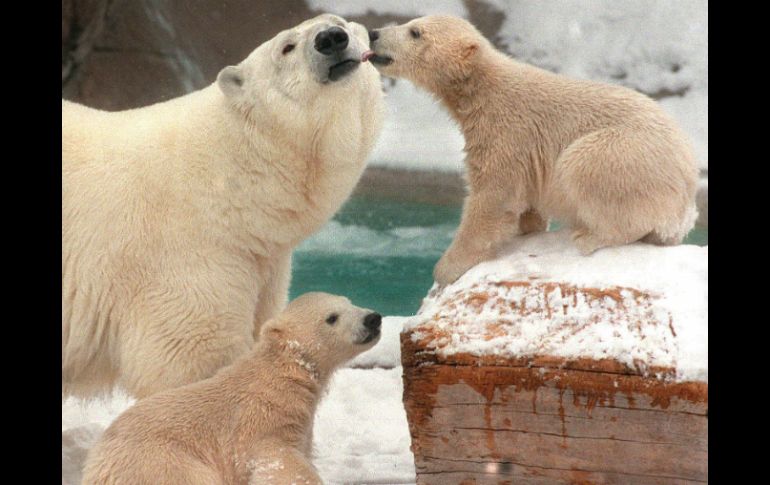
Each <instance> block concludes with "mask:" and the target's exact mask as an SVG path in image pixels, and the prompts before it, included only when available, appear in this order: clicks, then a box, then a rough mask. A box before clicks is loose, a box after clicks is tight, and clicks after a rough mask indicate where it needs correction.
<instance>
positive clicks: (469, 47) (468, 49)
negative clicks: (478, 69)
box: [461, 42, 479, 61]
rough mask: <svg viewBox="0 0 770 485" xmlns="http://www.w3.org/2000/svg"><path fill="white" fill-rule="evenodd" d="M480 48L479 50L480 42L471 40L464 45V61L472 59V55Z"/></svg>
mask: <svg viewBox="0 0 770 485" xmlns="http://www.w3.org/2000/svg"><path fill="white" fill-rule="evenodd" d="M478 50H479V44H478V42H469V43H467V44H465V45H463V49H462V53H461V56H462V59H463V60H464V61H466V60H468V59H470V58H471V56H472V55H473V54H475V53H476V52H477V51H478Z"/></svg>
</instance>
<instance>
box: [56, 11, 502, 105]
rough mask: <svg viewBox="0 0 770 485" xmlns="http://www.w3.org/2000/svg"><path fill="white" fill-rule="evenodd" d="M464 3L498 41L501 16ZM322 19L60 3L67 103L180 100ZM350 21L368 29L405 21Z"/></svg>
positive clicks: (392, 18) (287, 13)
mask: <svg viewBox="0 0 770 485" xmlns="http://www.w3.org/2000/svg"><path fill="white" fill-rule="evenodd" d="M466 3H467V6H468V9H469V11H470V12H471V17H472V20H473V21H474V22H475V23H476V24H477V25H478V26H479V27H480V28H481V29H482V30H483V31H484V33H485V34H486V35H488V36H489V37H490V38H495V35H496V32H497V30H498V29H499V28H500V25H501V23H502V21H503V19H502V15H501V14H499V13H495V12H493V11H492V10H490V9H489V8H488V7H487V6H486V4H484V3H482V2H480V1H478V0H467V2H466ZM319 13H321V12H318V11H314V10H312V9H310V8H309V7H308V6H307V4H306V3H305V2H304V0H263V1H254V0H229V1H219V0H218V1H211V0H197V1H196V0H171V1H167V0H166V1H164V0H62V97H63V98H65V99H69V100H72V101H77V102H80V103H84V104H87V105H89V106H92V107H95V108H99V109H105V110H120V109H126V108H132V107H137V106H143V105H147V104H151V103H155V102H158V101H163V100H166V99H170V98H173V97H176V96H180V95H182V94H185V93H187V92H190V91H193V90H196V89H200V88H202V87H204V86H206V85H208V84H209V83H211V82H213V81H214V79H215V78H216V75H217V73H218V72H219V70H220V69H222V67H224V66H226V65H229V64H235V63H237V62H240V61H241V60H242V59H243V58H245V57H246V56H247V55H248V54H249V52H251V51H252V50H253V49H254V48H256V47H257V46H258V45H259V44H261V43H262V42H264V41H266V40H268V39H270V38H272V37H273V36H274V35H275V34H277V33H278V32H280V31H281V30H284V29H287V28H290V27H292V26H294V25H296V24H298V23H299V22H301V21H303V20H305V19H307V18H310V17H312V16H314V15H317V14H319ZM348 18H349V20H355V21H357V22H361V23H363V24H364V25H367V26H381V25H384V24H386V23H387V22H397V23H400V22H403V21H405V20H408V18H407V17H399V16H394V15H376V14H373V13H368V14H366V15H362V16H357V17H352V16H348Z"/></svg>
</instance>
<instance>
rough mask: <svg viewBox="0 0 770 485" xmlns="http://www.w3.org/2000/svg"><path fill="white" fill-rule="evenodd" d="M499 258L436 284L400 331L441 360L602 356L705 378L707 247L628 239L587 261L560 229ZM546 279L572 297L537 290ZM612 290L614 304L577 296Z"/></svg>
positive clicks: (678, 377) (526, 238)
mask: <svg viewBox="0 0 770 485" xmlns="http://www.w3.org/2000/svg"><path fill="white" fill-rule="evenodd" d="M501 254H502V255H501V256H500V257H499V258H497V259H496V260H493V261H487V262H484V263H482V264H480V265H478V266H476V267H474V268H472V269H471V270H469V271H468V272H467V273H466V274H465V275H463V276H462V277H461V278H460V279H459V280H457V281H456V282H455V283H454V284H452V285H449V286H447V287H445V288H443V289H439V288H438V287H437V286H434V287H433V289H431V291H430V293H429V296H428V297H427V298H426V299H425V300H424V301H423V306H422V307H421V308H420V311H419V312H418V314H417V315H416V316H415V317H413V318H411V319H410V320H408V321H407V322H406V323H405V324H404V329H405V330H409V331H413V332H414V333H413V336H412V338H413V339H414V340H416V341H417V340H421V339H424V338H426V337H427V338H428V340H429V342H427V343H424V345H427V346H428V347H432V348H435V350H436V351H437V352H438V353H439V354H443V355H451V354H456V353H470V354H472V355H496V356H502V357H527V356H535V355H541V356H545V355H553V356H557V357H565V358H580V357H586V358H593V359H603V358H610V359H614V360H616V361H619V362H621V363H625V364H627V365H629V366H630V367H632V368H633V367H637V368H639V367H640V366H641V369H640V370H643V371H644V370H646V369H647V368H649V367H652V366H656V367H657V366H660V367H671V368H673V369H675V379H676V380H677V381H691V380H692V381H705V382H708V247H699V246H690V245H681V246H674V247H660V246H653V245H649V244H643V243H635V244H631V245H627V246H622V247H616V248H606V249H602V250H599V251H597V252H596V253H594V254H593V255H591V256H588V257H586V256H582V255H580V253H579V252H578V251H577V249H576V248H575V247H574V244H573V243H572V241H571V239H570V237H569V232H568V231H567V230H562V231H557V232H550V233H540V234H533V235H528V236H523V237H521V238H519V240H518V241H517V242H516V243H515V245H514V246H513V247H510V248H508V249H506V250H505V251H502V253H501ZM506 282H529V283H530V285H527V286H508V285H506V284H505V283H506ZM546 282H559V283H566V284H569V285H572V286H574V287H577V288H578V291H575V292H574V294H565V295H562V294H561V290H559V289H557V290H555V291H550V290H549V291H543V289H542V287H540V286H536V284H540V283H546ZM501 283H503V284H501ZM614 287H621V288H627V289H629V290H624V291H621V292H620V293H619V297H620V298H619V300H615V299H613V298H612V297H608V296H606V295H599V296H598V297H595V296H594V295H593V294H592V293H593V292H592V291H590V290H589V291H583V290H581V289H582V288H598V289H608V288H609V289H611V288H614ZM632 290H639V291H641V292H645V293H648V294H649V295H650V297H651V298H646V297H642V296H640V295H638V294H636V293H635V292H634V291H632ZM546 298H547V301H546V300H545V299H546ZM546 303H547V304H546ZM512 304H513V305H515V307H514V308H513V309H512V308H511V305H512ZM546 307H548V308H546ZM640 321H643V322H645V323H644V325H638V322H640Z"/></svg>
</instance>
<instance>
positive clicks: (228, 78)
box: [217, 66, 243, 98]
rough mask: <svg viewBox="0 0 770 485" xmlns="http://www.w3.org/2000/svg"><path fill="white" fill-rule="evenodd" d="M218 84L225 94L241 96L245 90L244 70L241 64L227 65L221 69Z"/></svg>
mask: <svg viewBox="0 0 770 485" xmlns="http://www.w3.org/2000/svg"><path fill="white" fill-rule="evenodd" d="M217 84H219V89H221V90H222V92H223V93H225V96H227V97H229V98H232V97H236V96H239V95H240V94H241V93H242V92H243V70H242V69H241V68H240V67H239V66H227V67H226V68H224V69H222V70H221V71H219V74H218V75H217Z"/></svg>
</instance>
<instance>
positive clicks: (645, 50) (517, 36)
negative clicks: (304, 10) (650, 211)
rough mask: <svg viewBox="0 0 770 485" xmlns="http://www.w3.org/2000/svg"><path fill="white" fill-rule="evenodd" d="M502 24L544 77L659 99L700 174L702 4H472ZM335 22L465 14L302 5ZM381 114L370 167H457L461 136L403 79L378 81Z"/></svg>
mask: <svg viewBox="0 0 770 485" xmlns="http://www.w3.org/2000/svg"><path fill="white" fill-rule="evenodd" d="M480 3H482V4H486V5H488V6H489V8H490V9H491V11H492V12H500V13H502V14H503V15H504V20H503V23H502V26H501V27H500V31H499V32H498V34H497V38H496V39H491V40H493V41H495V42H496V43H497V44H498V45H500V46H502V47H503V48H504V49H505V50H506V51H507V52H509V53H510V54H511V55H512V56H513V57H515V58H516V59H519V60H521V61H524V62H527V63H530V64H533V65H536V66H539V67H542V68H544V69H547V70H549V71H552V72H557V73H561V74H565V75H568V76H572V77H577V78H582V79H592V80H596V81H601V82H608V83H612V84H620V85H623V86H627V87H630V88H633V89H636V90H638V91H641V92H643V93H645V94H648V95H651V96H654V97H656V98H660V101H659V102H660V103H661V105H662V106H663V108H664V109H665V110H666V111H668V112H669V113H670V114H671V115H672V116H674V117H675V118H676V119H677V120H678V121H679V123H680V124H681V125H682V128H683V129H684V130H685V132H686V133H688V134H689V135H690V137H691V139H692V141H693V145H694V148H695V153H696V156H697V159H698V162H699V164H700V166H701V168H703V169H708V1H707V0H677V1H676V2H670V1H665V0H592V1H590V2H586V1H585V0H551V1H547V2H543V1H519V2H510V1H507V0H480ZM308 4H309V5H310V6H311V7H312V8H314V9H317V10H324V11H330V12H335V13H338V14H340V15H342V16H345V15H348V16H352V15H362V14H364V13H366V12H374V13H377V14H383V15H387V14H393V15H400V16H405V17H418V16H422V15H428V14H449V15H457V16H461V17H464V18H466V19H467V18H468V17H469V14H468V9H467V8H466V7H465V4H464V2H462V1H460V0H439V1H424V2H413V1H392V2H380V1H378V0H362V1H359V0H346V1H337V0H334V1H332V0H308ZM383 83H384V87H385V91H386V103H387V110H388V111H387V117H386V121H385V127H384V130H383V133H382V135H381V137H380V139H379V142H378V144H377V146H376V147H375V150H374V153H373V154H372V156H371V157H370V161H371V164H372V165H376V166H385V167H393V168H406V169H409V168H411V169H424V170H442V171H454V172H457V171H461V170H462V168H463V165H462V160H463V153H462V148H463V144H464V142H463V137H462V135H461V133H460V131H459V130H458V128H457V126H456V124H455V123H454V122H453V121H452V120H451V118H450V117H449V115H448V114H447V113H446V111H445V110H444V109H443V108H442V107H441V106H440V104H439V103H438V102H437V101H436V100H435V99H434V98H433V97H431V96H430V95H429V94H427V93H425V92H423V91H420V90H418V89H416V88H415V87H414V86H413V85H412V84H411V83H409V82H407V81H404V80H398V81H395V82H394V81H393V80H390V79H384V80H383Z"/></svg>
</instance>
